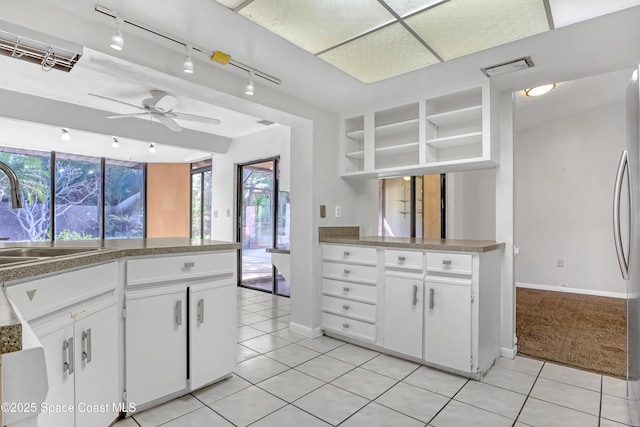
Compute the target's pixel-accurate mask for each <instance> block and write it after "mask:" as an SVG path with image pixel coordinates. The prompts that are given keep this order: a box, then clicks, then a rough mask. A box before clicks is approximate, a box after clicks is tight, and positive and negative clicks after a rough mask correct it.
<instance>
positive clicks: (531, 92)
mask: <svg viewBox="0 0 640 427" xmlns="http://www.w3.org/2000/svg"><path fill="white" fill-rule="evenodd" d="M555 88H556V84H555V83H547V84H546V85H542V86H536V87H532V88H529V89H526V90H525V91H524V94H525V95H527V96H541V95H544V94H545V93H549V92H551V91H552V90H553V89H555Z"/></svg>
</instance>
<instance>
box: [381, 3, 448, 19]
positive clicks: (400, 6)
mask: <svg viewBox="0 0 640 427" xmlns="http://www.w3.org/2000/svg"><path fill="white" fill-rule="evenodd" d="M444 1H447V0H385V1H384V2H385V3H386V4H387V5H388V6H389V7H391V9H393V11H394V12H396V13H397V14H398V15H400V16H401V17H405V16H407V15H410V14H412V13H414V12H417V11H419V10H422V9H426V8H427V7H429V6H433V5H434V4H438V3H442V2H444Z"/></svg>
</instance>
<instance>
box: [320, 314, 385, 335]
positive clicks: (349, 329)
mask: <svg viewBox="0 0 640 427" xmlns="http://www.w3.org/2000/svg"><path fill="white" fill-rule="evenodd" d="M322 327H323V328H324V329H326V330H328V331H335V332H338V333H340V334H343V335H350V336H352V337H354V338H357V339H359V340H363V341H375V340H376V325H372V324H371V323H365V322H360V321H359V320H353V319H349V318H347V317H342V316H337V315H335V314H331V313H322Z"/></svg>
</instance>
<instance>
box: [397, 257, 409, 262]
mask: <svg viewBox="0 0 640 427" xmlns="http://www.w3.org/2000/svg"><path fill="white" fill-rule="evenodd" d="M406 260H407V257H404V256H399V257H398V262H405V261H406Z"/></svg>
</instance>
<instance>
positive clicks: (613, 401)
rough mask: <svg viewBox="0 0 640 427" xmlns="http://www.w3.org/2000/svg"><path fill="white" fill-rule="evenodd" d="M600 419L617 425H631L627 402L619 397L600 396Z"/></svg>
mask: <svg viewBox="0 0 640 427" xmlns="http://www.w3.org/2000/svg"><path fill="white" fill-rule="evenodd" d="M602 418H606V419H608V420H611V421H616V422H618V423H622V424H627V425H632V424H633V423H632V421H631V416H630V414H629V401H628V400H627V399H622V398H620V397H615V396H609V395H608V394H604V395H602Z"/></svg>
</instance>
